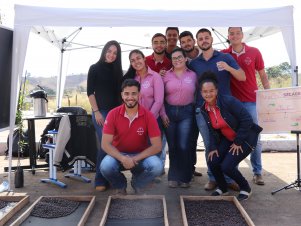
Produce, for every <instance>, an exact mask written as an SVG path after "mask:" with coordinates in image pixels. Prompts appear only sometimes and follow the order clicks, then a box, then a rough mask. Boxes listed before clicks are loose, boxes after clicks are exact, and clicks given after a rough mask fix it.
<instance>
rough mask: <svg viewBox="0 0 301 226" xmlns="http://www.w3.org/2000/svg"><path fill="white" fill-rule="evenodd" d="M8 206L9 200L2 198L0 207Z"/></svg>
mask: <svg viewBox="0 0 301 226" xmlns="http://www.w3.org/2000/svg"><path fill="white" fill-rule="evenodd" d="M6 206H7V202H5V201H3V200H0V209H2V208H4V207H6Z"/></svg>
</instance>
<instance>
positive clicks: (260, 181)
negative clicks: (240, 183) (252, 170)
mask: <svg viewBox="0 0 301 226" xmlns="http://www.w3.org/2000/svg"><path fill="white" fill-rule="evenodd" d="M253 182H254V184H257V185H264V180H263V178H262V176H261V175H260V174H255V175H254V176H253Z"/></svg>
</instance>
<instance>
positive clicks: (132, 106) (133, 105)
mask: <svg viewBox="0 0 301 226" xmlns="http://www.w3.org/2000/svg"><path fill="white" fill-rule="evenodd" d="M123 102H124V104H125V106H126V107H127V108H134V107H136V106H137V104H138V101H135V102H134V103H133V104H128V103H127V102H125V101H123Z"/></svg>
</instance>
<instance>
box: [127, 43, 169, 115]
mask: <svg viewBox="0 0 301 226" xmlns="http://www.w3.org/2000/svg"><path fill="white" fill-rule="evenodd" d="M129 59H130V63H131V65H130V68H129V70H128V71H127V73H126V74H125V75H124V79H127V78H134V79H136V80H137V81H138V82H140V85H141V90H140V97H139V104H141V105H142V106H143V107H145V108H146V109H147V110H149V111H150V112H151V113H153V115H154V116H155V118H156V119H158V117H159V112H160V110H161V108H162V105H163V101H164V85H163V81H162V78H161V76H160V75H159V74H158V73H157V72H155V71H153V70H152V69H150V68H149V67H147V65H146V63H145V56H144V54H143V53H142V52H141V51H140V50H138V49H135V50H132V51H131V52H130V54H129Z"/></svg>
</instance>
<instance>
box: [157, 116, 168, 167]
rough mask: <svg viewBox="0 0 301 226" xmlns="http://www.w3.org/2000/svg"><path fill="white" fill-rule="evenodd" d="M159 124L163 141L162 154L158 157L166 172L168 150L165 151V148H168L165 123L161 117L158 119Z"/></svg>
mask: <svg viewBox="0 0 301 226" xmlns="http://www.w3.org/2000/svg"><path fill="white" fill-rule="evenodd" d="M157 122H158V125H159V128H160V131H161V139H162V150H161V152H159V153H158V157H159V158H160V159H161V161H162V164H163V170H164V167H165V161H166V150H165V147H166V136H165V130H164V126H163V122H162V120H161V118H160V116H159V117H158V119H157Z"/></svg>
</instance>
